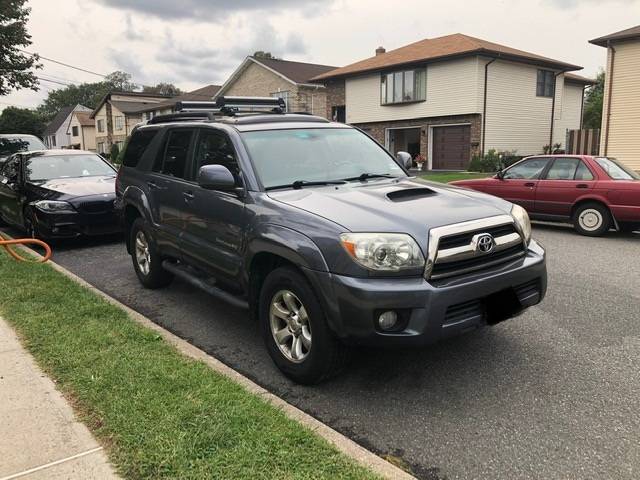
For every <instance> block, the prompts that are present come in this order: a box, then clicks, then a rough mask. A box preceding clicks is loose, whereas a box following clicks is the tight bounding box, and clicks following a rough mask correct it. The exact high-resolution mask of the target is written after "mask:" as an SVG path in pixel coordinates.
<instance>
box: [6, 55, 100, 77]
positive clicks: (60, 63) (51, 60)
mask: <svg viewBox="0 0 640 480" xmlns="http://www.w3.org/2000/svg"><path fill="white" fill-rule="evenodd" d="M18 51H20V52H22V53H26V54H27V55H31V56H32V57H34V56H36V55H37V56H38V58H41V59H43V60H46V61H48V62H53V63H57V64H58V65H62V66H64V67H68V68H73V69H75V70H80V71H81V72H86V73H90V74H92V75H97V76H98V77H106V76H107V75H104V74H102V73H97V72H92V71H91V70H87V69H85V68H80V67H76V66H74V65H69V64H68V63H64V62H60V61H58V60H54V59H52V58H47V57H43V56H42V55H40V54H36V53H31V52H27V51H26V50H20V49H18Z"/></svg>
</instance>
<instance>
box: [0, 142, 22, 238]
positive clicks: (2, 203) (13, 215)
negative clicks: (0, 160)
mask: <svg viewBox="0 0 640 480" xmlns="http://www.w3.org/2000/svg"><path fill="white" fill-rule="evenodd" d="M20 177H21V175H20V156H19V155H13V156H11V157H9V158H8V159H7V161H6V162H5V163H4V164H3V165H2V168H0V217H1V218H2V219H3V220H5V221H6V222H7V223H11V224H13V225H21V224H22V211H21V206H20V203H21V202H20V182H21V178H20Z"/></svg>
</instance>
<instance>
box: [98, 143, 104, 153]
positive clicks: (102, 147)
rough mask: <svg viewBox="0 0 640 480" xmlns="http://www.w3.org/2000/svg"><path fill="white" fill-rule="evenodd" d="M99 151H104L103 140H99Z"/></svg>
mask: <svg viewBox="0 0 640 480" xmlns="http://www.w3.org/2000/svg"><path fill="white" fill-rule="evenodd" d="M98 153H104V143H103V142H99V143H98Z"/></svg>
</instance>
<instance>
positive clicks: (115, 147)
mask: <svg viewBox="0 0 640 480" xmlns="http://www.w3.org/2000/svg"><path fill="white" fill-rule="evenodd" d="M118 155H120V147H118V144H117V143H114V144H113V145H111V152H110V155H109V158H110V159H111V160H112V161H115V160H116V159H117V158H118Z"/></svg>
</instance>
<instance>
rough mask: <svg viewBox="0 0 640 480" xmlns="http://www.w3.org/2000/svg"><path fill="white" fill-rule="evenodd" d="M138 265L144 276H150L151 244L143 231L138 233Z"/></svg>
mask: <svg viewBox="0 0 640 480" xmlns="http://www.w3.org/2000/svg"><path fill="white" fill-rule="evenodd" d="M135 253H136V263H137V264H138V268H139V269H140V272H141V273H142V274H143V275H149V271H150V268H151V253H150V252H149V242H148V241H147V236H146V235H145V234H144V232H143V231H142V230H139V231H138V233H136V242H135Z"/></svg>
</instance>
